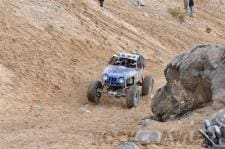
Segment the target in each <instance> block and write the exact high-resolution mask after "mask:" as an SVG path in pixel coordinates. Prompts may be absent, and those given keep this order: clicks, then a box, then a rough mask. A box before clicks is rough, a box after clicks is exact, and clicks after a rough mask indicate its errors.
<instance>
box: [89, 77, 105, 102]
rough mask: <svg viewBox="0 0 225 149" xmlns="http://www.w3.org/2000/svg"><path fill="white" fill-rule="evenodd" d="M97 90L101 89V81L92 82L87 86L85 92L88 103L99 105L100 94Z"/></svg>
mask: <svg viewBox="0 0 225 149" xmlns="http://www.w3.org/2000/svg"><path fill="white" fill-rule="evenodd" d="M99 89H103V87H102V83H101V81H94V82H92V83H91V84H90V85H89V87H88V91H87V98H88V101H90V102H92V103H94V104H99V103H100V98H101V96H102V93H100V92H99V91H98V90H99Z"/></svg>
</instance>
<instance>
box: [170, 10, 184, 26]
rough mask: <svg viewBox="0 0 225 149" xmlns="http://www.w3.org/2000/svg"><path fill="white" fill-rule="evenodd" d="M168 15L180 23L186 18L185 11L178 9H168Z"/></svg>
mask: <svg viewBox="0 0 225 149" xmlns="http://www.w3.org/2000/svg"><path fill="white" fill-rule="evenodd" d="M169 13H170V14H171V15H172V16H173V17H175V18H176V19H177V20H178V21H180V22H181V23H183V22H184V21H185V18H186V16H187V13H186V11H183V10H182V9H181V8H180V7H176V8H169Z"/></svg>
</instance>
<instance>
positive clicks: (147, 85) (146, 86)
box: [142, 76, 154, 96]
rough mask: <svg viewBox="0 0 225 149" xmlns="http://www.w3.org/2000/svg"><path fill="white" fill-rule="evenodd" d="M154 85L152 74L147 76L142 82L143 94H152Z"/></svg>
mask: <svg viewBox="0 0 225 149" xmlns="http://www.w3.org/2000/svg"><path fill="white" fill-rule="evenodd" d="M153 87H154V79H153V78H152V77H151V76H145V78H144V80H143V83H142V96H147V95H148V94H152V91H153Z"/></svg>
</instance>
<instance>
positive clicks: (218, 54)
mask: <svg viewBox="0 0 225 149" xmlns="http://www.w3.org/2000/svg"><path fill="white" fill-rule="evenodd" d="M164 73H165V77H166V80H167V84H166V85H165V86H164V87H163V88H160V89H159V90H158V91H157V92H156V94H155V96H154V97H153V99H152V103H151V108H152V112H153V113H154V114H155V116H156V117H157V118H158V120H161V121H166V120H168V119H170V118H178V117H180V116H182V115H184V114H185V113H187V112H189V111H192V110H194V109H196V108H200V107H202V106H203V105H204V104H205V103H208V102H211V101H213V102H214V105H215V106H218V105H220V106H224V105H225V47H224V46H219V45H210V44H204V45H198V46H196V47H194V48H193V49H191V50H190V51H189V52H187V53H184V54H181V55H178V56H177V57H175V58H174V59H173V60H172V62H171V63H170V64H169V65H168V66H167V68H166V69H165V72H164Z"/></svg>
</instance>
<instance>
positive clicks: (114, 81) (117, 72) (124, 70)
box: [103, 65, 136, 86]
mask: <svg viewBox="0 0 225 149" xmlns="http://www.w3.org/2000/svg"><path fill="white" fill-rule="evenodd" d="M103 74H106V75H108V80H106V81H105V82H104V83H105V84H107V85H109V86H124V84H120V83H119V78H124V80H125V81H126V80H127V79H129V78H130V77H132V76H134V75H135V74H136V69H135V68H128V67H124V66H116V65H108V66H107V67H106V68H105V70H104V71H103Z"/></svg>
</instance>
